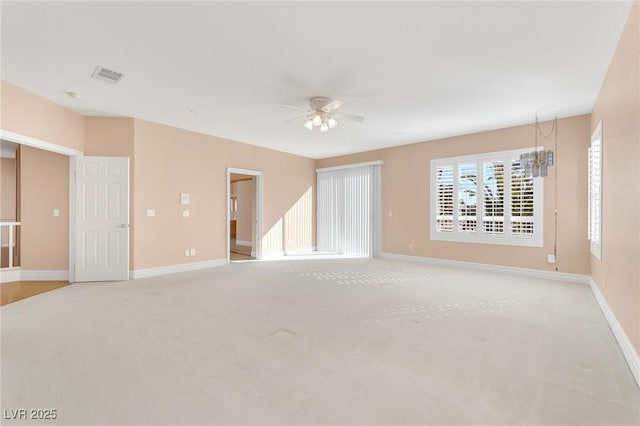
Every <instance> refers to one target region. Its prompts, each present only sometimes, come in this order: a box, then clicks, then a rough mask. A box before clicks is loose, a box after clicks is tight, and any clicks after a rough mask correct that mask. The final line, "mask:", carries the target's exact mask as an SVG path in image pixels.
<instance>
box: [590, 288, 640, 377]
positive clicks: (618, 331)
mask: <svg viewBox="0 0 640 426" xmlns="http://www.w3.org/2000/svg"><path fill="white" fill-rule="evenodd" d="M589 285H590V286H591V291H593V295H594V296H595V298H596V301H597V302H598V306H600V310H601V311H602V313H603V314H604V317H605V318H606V320H607V323H608V324H609V328H610V329H611V332H612V333H613V335H614V337H615V338H616V341H617V342H618V346H620V350H622V354H623V355H624V359H625V360H626V361H627V364H628V365H629V369H630V370H631V374H633V378H634V379H636V383H637V384H638V386H639V387H640V357H639V356H638V353H637V352H636V350H635V348H634V347H633V345H632V344H631V341H630V340H629V337H627V334H626V333H625V332H624V330H623V329H622V326H621V325H620V323H619V322H618V319H617V318H616V316H615V314H614V313H613V311H612V310H611V308H610V307H609V304H608V303H607V301H606V300H605V298H604V296H603V295H602V293H600V289H599V288H598V285H597V284H596V283H595V281H593V278H592V277H589Z"/></svg>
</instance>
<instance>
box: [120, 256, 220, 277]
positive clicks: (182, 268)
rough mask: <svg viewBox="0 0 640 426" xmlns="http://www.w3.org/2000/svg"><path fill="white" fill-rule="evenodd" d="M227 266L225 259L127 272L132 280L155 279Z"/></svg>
mask: <svg viewBox="0 0 640 426" xmlns="http://www.w3.org/2000/svg"><path fill="white" fill-rule="evenodd" d="M226 264H227V259H213V260H205V261H203V262H192V263H183V264H181V265H169V266H159V267H157V268H148V269H138V270H135V271H130V272H129V278H130V279H132V280H135V279H138V278H149V277H157V276H160V275H169V274H177V273H178V272H189V271H198V270H200V269H208V268H216V267H218V266H224V265H226Z"/></svg>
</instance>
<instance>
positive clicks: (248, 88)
mask: <svg viewBox="0 0 640 426" xmlns="http://www.w3.org/2000/svg"><path fill="white" fill-rule="evenodd" d="M630 6H631V2H629V1H627V2H574V1H572V2H451V1H449V2H396V1H394V2H392V1H389V2H324V1H323V2H233V3H232V2H189V3H183V2H160V3H158V2H100V3H97V2H64V3H57V2H50V3H46V2H42V3H30V2H15V3H14V2H6V1H2V3H1V7H2V11H1V12H2V18H1V19H2V29H1V31H2V34H1V35H2V69H1V75H2V78H3V79H5V80H7V81H9V82H11V83H13V84H15V85H17V86H20V87H23V88H26V89H28V90H30V91H32V92H35V93H37V94H39V95H41V96H43V97H45V98H47V99H50V100H52V101H54V102H57V103H59V104H62V105H65V106H67V107H69V108H71V109H73V110H76V111H79V112H81V113H83V114H88V115H113V116H132V117H138V118H141V119H146V120H150V121H155V122H160V123H164V124H168V125H171V126H176V127H181V128H185V129H190V130H194V131H197V132H202V133H206V134H210V135H215V136H220V137H224V138H229V139H233V140H238V141H242V142H247V143H251V144H255V145H262V146H265V147H269V148H273V149H278V150H282V151H287V152H291V153H295V154H300V155H305V156H308V157H313V158H323V157H328V156H333V155H338V154H345V153H351V152H358V151H365V150H370V149H375V148H381V147H385V146H393V145H401V144H407V143H413V142H420V141H425V140H432V139H436V138H441V137H446V136H453V135H460V134H466V133H472V132H478V131H483V130H489V129H495V128H501V127H507V126H512V125H517V124H523V123H529V122H532V121H533V119H534V115H535V113H536V111H537V112H538V113H539V114H540V117H541V119H548V118H551V117H552V116H553V115H556V114H557V115H559V116H560V117H564V116H571V115H577V114H583V113H589V112H590V111H591V108H592V106H593V103H594V101H595V97H596V95H597V93H598V89H599V87H600V84H601V82H602V80H603V78H604V75H605V72H606V69H607V66H608V64H609V62H610V59H611V57H612V55H613V51H614V49H615V46H616V43H617V41H618V39H619V37H620V34H621V32H622V28H623V26H624V23H625V21H626V18H627V15H628V13H629V10H630ZM97 65H101V66H103V67H106V68H109V69H114V70H116V71H119V72H122V73H124V74H125V76H124V78H123V79H122V80H121V81H120V83H118V84H117V85H112V84H109V83H105V82H102V81H97V80H95V79H91V78H90V75H91V74H92V72H93V71H94V69H95V67H96V66H97ZM67 91H72V92H77V93H78V94H79V96H80V97H79V99H72V98H71V97H69V96H67V95H66V94H65V92H67ZM312 96H328V97H331V98H334V99H340V100H342V101H344V106H343V107H342V108H341V109H340V112H345V113H353V114H360V115H364V116H365V117H366V119H365V121H364V122H362V123H357V122H347V121H341V122H340V125H339V126H338V127H337V128H336V129H334V130H331V131H329V132H327V133H322V134H321V133H319V132H318V131H317V130H314V131H313V132H310V131H308V130H306V129H305V128H304V127H303V126H302V124H304V121H299V122H294V123H292V124H287V125H285V124H283V123H282V122H283V121H284V120H287V119H289V118H292V117H295V116H297V115H299V114H298V112H297V111H295V110H293V109H287V108H284V107H282V106H281V105H282V104H294V105H300V106H306V104H307V99H308V98H309V97H312ZM192 110H195V112H192Z"/></svg>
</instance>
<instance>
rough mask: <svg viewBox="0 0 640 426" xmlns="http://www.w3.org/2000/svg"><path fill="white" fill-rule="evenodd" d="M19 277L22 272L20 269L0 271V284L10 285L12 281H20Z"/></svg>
mask: <svg viewBox="0 0 640 426" xmlns="http://www.w3.org/2000/svg"><path fill="white" fill-rule="evenodd" d="M21 277H22V270H21V269H20V268H11V269H1V270H0V283H12V282H14V281H20V278H21Z"/></svg>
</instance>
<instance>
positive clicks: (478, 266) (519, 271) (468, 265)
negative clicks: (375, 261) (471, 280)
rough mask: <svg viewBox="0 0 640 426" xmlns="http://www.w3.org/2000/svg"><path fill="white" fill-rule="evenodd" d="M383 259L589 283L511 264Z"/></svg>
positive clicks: (396, 256)
mask: <svg viewBox="0 0 640 426" xmlns="http://www.w3.org/2000/svg"><path fill="white" fill-rule="evenodd" d="M381 257H382V258H383V259H391V260H402V261H405V262H417V263H425V264H428V265H434V266H448V267H454V268H462V269H473V270H476V271H485V272H496V273H503V274H511V275H517V276H521V277H527V278H543V279H549V280H557V281H564V282H570V283H577V284H589V276H588V275H581V274H569V273H566V272H555V271H541V270H538V269H527V268H516V267H512V266H500V265H488V264H484V263H472V262H462V261H459V260H447V259H437V258H433V257H421V256H409V255H405V254H395V253H382V256H381Z"/></svg>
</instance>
